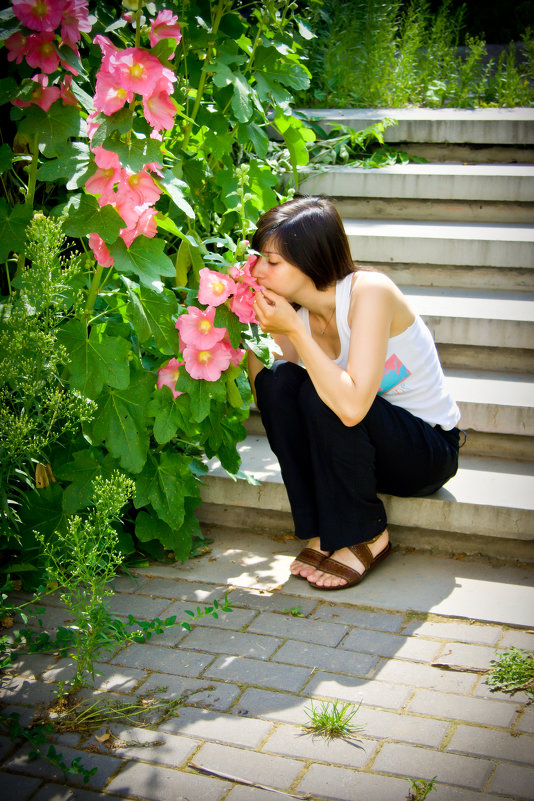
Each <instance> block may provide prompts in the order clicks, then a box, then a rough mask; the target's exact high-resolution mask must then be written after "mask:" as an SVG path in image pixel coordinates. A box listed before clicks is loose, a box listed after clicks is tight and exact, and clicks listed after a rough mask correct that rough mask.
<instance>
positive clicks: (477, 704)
mask: <svg viewBox="0 0 534 801" xmlns="http://www.w3.org/2000/svg"><path fill="white" fill-rule="evenodd" d="M408 710H409V711H410V712H419V713H420V714H422V715H432V716H433V717H436V718H449V719H450V720H465V721H469V722H470V723H482V724H487V725H488V726H503V727H508V726H509V725H510V724H511V723H512V721H513V719H514V718H515V716H516V711H515V708H514V707H513V706H512V705H511V704H507V703H504V702H502V701H494V700H493V699H492V700H489V699H483V698H469V697H466V696H465V695H453V694H452V693H440V692H436V691H434V690H418V691H417V692H416V694H415V696H414V698H413V699H412V700H411V701H410V703H409V705H408ZM533 723H534V720H533Z"/></svg>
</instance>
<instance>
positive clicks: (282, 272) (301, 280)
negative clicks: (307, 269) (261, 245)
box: [252, 243, 310, 300]
mask: <svg viewBox="0 0 534 801" xmlns="http://www.w3.org/2000/svg"><path fill="white" fill-rule="evenodd" d="M252 275H253V276H254V278H255V279H256V280H257V282H258V283H259V285H260V286H262V287H265V289H271V290H272V291H273V292H276V294H277V295H281V296H282V297H284V298H286V299H287V300H294V299H295V293H298V292H299V290H300V289H301V288H302V287H303V286H304V285H307V284H308V283H309V281H310V279H309V278H308V277H307V276H306V275H305V274H304V273H303V272H302V270H299V268H298V267H296V266H295V265H294V264H291V263H290V262H288V261H286V260H285V259H284V257H283V256H281V255H280V253H278V250H277V248H276V245H275V244H271V243H269V244H268V245H267V246H266V248H265V250H263V251H262V255H261V256H260V257H259V259H258V261H257V262H256V264H255V265H254V267H253V268H252Z"/></svg>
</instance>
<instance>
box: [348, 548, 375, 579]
mask: <svg viewBox="0 0 534 801" xmlns="http://www.w3.org/2000/svg"><path fill="white" fill-rule="evenodd" d="M349 551H352V553H353V554H354V556H356V557H357V558H358V559H359V560H360V562H361V563H362V565H363V566H364V568H365V572H367V571H368V570H369V568H370V567H371V565H372V564H373V562H374V556H373V554H372V551H371V549H370V548H369V546H368V545H367V543H365V542H360V543H358V545H350V546H349Z"/></svg>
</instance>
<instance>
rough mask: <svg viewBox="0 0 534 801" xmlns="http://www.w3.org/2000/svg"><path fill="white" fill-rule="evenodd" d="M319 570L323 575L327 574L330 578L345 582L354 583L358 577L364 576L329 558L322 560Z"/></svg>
mask: <svg viewBox="0 0 534 801" xmlns="http://www.w3.org/2000/svg"><path fill="white" fill-rule="evenodd" d="M319 569H320V570H321V571H322V572H323V573H329V574H330V575H331V576H336V578H341V579H345V581H347V582H350V581H354V579H358V578H359V577H360V576H362V575H364V574H363V573H358V571H357V570H354V568H352V567H349V566H348V565H344V564H343V563H342V562H338V561H337V559H332V558H331V557H330V556H327V557H326V558H325V559H323V561H322V562H321V567H320V568H319ZM364 572H366V571H364Z"/></svg>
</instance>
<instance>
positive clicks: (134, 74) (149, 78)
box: [109, 47, 176, 97]
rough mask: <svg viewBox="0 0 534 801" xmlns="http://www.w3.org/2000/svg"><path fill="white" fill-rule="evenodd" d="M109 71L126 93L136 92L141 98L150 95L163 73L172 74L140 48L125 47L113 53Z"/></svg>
mask: <svg viewBox="0 0 534 801" xmlns="http://www.w3.org/2000/svg"><path fill="white" fill-rule="evenodd" d="M109 71H110V72H111V73H112V75H113V77H114V78H115V81H116V83H117V84H118V85H119V86H122V87H123V88H124V89H125V90H126V91H127V92H137V93H138V94H140V95H143V97H147V96H149V95H151V94H152V92H153V91H154V89H155V87H156V84H157V83H158V81H159V80H160V78H161V77H162V76H163V75H165V71H166V72H168V73H170V74H171V75H172V76H173V78H174V80H176V78H175V76H174V74H173V73H172V72H171V71H170V70H169V69H168V68H166V67H163V65H162V64H161V62H160V61H159V60H158V59H157V58H156V57H155V56H152V55H151V54H150V53H147V52H146V51H145V50H141V48H140V47H127V48H126V49H125V50H121V51H117V52H115V53H114V54H113V55H112V56H111V57H110V60H109Z"/></svg>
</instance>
